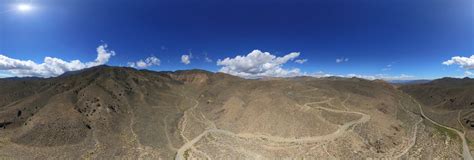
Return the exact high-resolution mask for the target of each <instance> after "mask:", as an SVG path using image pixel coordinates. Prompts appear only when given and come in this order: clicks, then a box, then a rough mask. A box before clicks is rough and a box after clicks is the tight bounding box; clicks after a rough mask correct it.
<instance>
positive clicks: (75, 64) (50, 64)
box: [0, 44, 115, 77]
mask: <svg viewBox="0 0 474 160" xmlns="http://www.w3.org/2000/svg"><path fill="white" fill-rule="evenodd" d="M112 56H115V52H114V51H110V50H107V44H103V45H100V46H99V47H97V58H96V59H95V61H92V62H86V63H82V62H81V61H79V60H73V61H70V62H67V61H64V60H62V59H59V58H54V57H45V58H44V62H43V63H40V64H38V63H35V62H33V61H31V60H19V59H13V58H10V57H7V56H4V55H1V54H0V70H4V71H8V72H10V73H11V74H12V75H14V76H18V77H27V76H37V77H53V76H58V75H61V74H63V73H64V72H68V71H76V70H80V69H84V68H89V67H94V66H98V65H103V64H106V63H107V62H108V61H109V59H110V58H111V57H112Z"/></svg>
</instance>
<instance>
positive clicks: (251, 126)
mask: <svg viewBox="0 0 474 160" xmlns="http://www.w3.org/2000/svg"><path fill="white" fill-rule="evenodd" d="M0 84H2V85H0V100H1V101H0V127H1V128H3V129H0V157H2V159H279V158H283V159H302V158H304V159H319V158H323V159H330V158H336V159H365V158H367V157H372V158H377V159H380V158H389V159H396V158H415V159H418V158H421V159H429V158H439V159H441V158H447V159H457V158H459V155H458V154H457V153H461V152H462V151H461V150H462V149H461V147H460V146H461V145H462V144H461V143H462V141H460V139H459V138H456V137H455V135H454V136H452V135H447V134H446V133H451V132H447V131H446V128H443V127H440V126H437V125H435V124H432V123H430V122H428V121H427V120H426V119H425V118H422V116H421V112H420V110H419V109H420V108H419V106H418V103H417V101H415V100H414V99H412V98H411V97H410V96H409V95H407V94H405V93H403V92H401V91H400V90H398V89H397V88H395V87H393V86H392V85H390V84H388V83H386V82H384V81H369V80H364V79H359V78H339V77H330V78H312V77H298V78H275V79H269V78H266V79H243V78H239V77H235V76H231V75H228V74H224V73H213V72H208V71H204V70H185V71H175V72H154V71H148V70H135V69H132V68H122V67H109V66H98V67H94V68H89V69H85V70H81V71H77V72H70V73H67V74H64V75H62V76H59V77H56V78H47V79H31V78H28V79H22V78H19V79H0ZM463 151H464V150H463Z"/></svg>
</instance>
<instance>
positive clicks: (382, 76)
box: [307, 71, 415, 80]
mask: <svg viewBox="0 0 474 160" xmlns="http://www.w3.org/2000/svg"><path fill="white" fill-rule="evenodd" d="M307 76H312V77H318V78H321V77H331V76H336V77H344V78H352V77H357V78H362V79H368V80H375V79H383V80H412V79H415V76H412V75H406V74H400V75H395V76H392V75H388V74H376V75H363V74H354V73H351V74H346V75H343V74H330V73H324V72H321V71H319V72H316V73H313V74H309V75H307Z"/></svg>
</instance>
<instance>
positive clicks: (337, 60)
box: [336, 58, 349, 63]
mask: <svg viewBox="0 0 474 160" xmlns="http://www.w3.org/2000/svg"><path fill="white" fill-rule="evenodd" d="M348 61H349V58H337V59H336V63H342V62H348Z"/></svg>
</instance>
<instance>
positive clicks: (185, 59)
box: [181, 54, 192, 65]
mask: <svg viewBox="0 0 474 160" xmlns="http://www.w3.org/2000/svg"><path fill="white" fill-rule="evenodd" d="M191 58H192V55H191V54H189V55H186V54H185V55H182V56H181V63H184V64H186V65H187V64H189V63H191Z"/></svg>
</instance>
